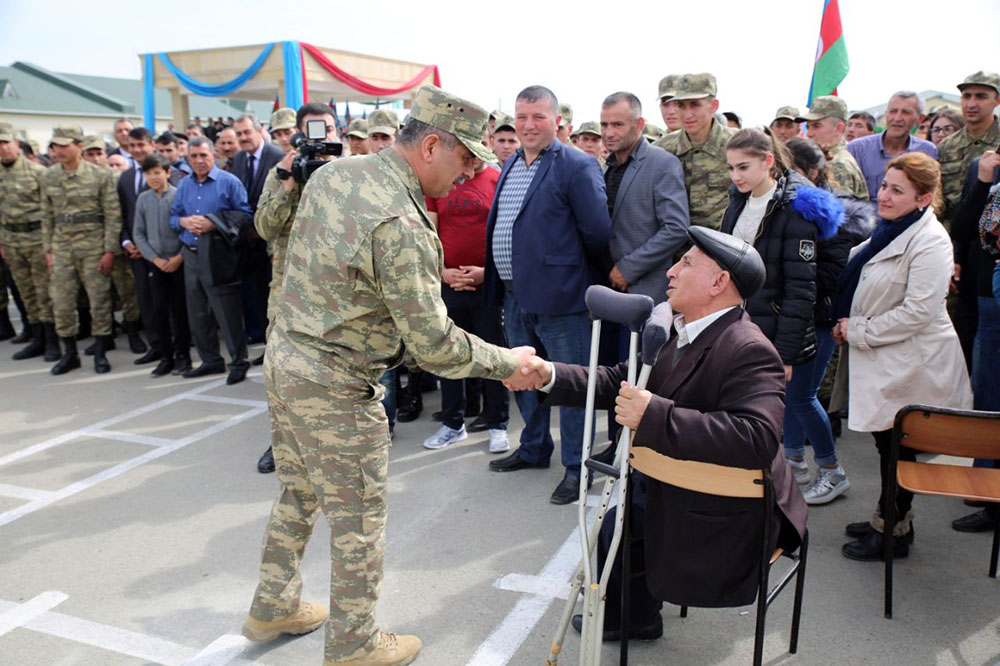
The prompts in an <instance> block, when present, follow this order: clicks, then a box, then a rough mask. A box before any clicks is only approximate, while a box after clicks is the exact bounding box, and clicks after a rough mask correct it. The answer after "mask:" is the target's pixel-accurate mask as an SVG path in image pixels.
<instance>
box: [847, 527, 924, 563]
mask: <svg viewBox="0 0 1000 666" xmlns="http://www.w3.org/2000/svg"><path fill="white" fill-rule="evenodd" d="M911 531H912V530H911ZM882 538H883V537H882V533H881V532H876V531H875V530H874V529H872V531H871V532H869V533H868V535H867V536H865V537H862V538H861V539H858V540H857V541H851V542H849V543H845V544H844V546H843V548H841V552H842V553H843V554H844V557H846V558H848V559H850V560H858V561H860V562H880V561H881V560H882V550H883V548H882V546H883V541H882ZM909 554H910V542H909V539H908V538H907V537H906V536H904V537H899V538H897V539H896V540H895V542H894V543H893V545H892V556H893V558H895V559H901V558H904V557H906V556H907V555H909Z"/></svg>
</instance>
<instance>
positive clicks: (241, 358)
mask: <svg viewBox="0 0 1000 666" xmlns="http://www.w3.org/2000/svg"><path fill="white" fill-rule="evenodd" d="M181 253H182V254H183V256H184V292H185V296H186V297H187V316H188V321H189V323H190V324H191V335H192V337H193V338H194V346H195V347H196V348H197V349H198V356H200V357H201V362H202V363H209V364H215V363H222V360H223V359H222V356H221V355H220V354H219V331H220V330H221V331H222V338H223V339H224V340H225V341H226V349H227V350H228V351H229V358H230V363H229V367H230V368H248V367H250V362H249V361H248V360H247V340H246V335H245V334H244V332H243V297H242V295H241V286H240V283H239V282H235V283H233V284H228V285H221V286H209V285H206V284H205V283H204V282H203V281H202V279H201V276H200V274H199V270H198V255H197V253H196V252H194V251H192V250H191V249H190V248H184V249H182V250H181Z"/></svg>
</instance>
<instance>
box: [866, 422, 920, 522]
mask: <svg viewBox="0 0 1000 666" xmlns="http://www.w3.org/2000/svg"><path fill="white" fill-rule="evenodd" d="M872 437H874V438H875V448H877V449H878V469H879V473H880V474H881V477H882V488H881V489H880V490H879V496H878V510H879V513H882V507H884V506H885V498H886V495H887V494H888V492H889V450H890V449H891V448H892V430H881V431H879V432H873V433H872ZM899 459H900V460H905V461H908V462H914V461H916V459H917V451H916V450H915V449H911V448H910V447H908V446H900V447H899ZM912 507H913V493H911V492H910V491H909V490H905V489H904V488H902V487H900V486H896V520H897V521H900V520H902V519H903V516H905V515H906V512H907V511H909V510H910V509H911V508H912ZM883 517H884V516H883Z"/></svg>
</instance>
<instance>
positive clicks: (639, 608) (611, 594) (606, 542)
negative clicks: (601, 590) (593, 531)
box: [594, 501, 663, 630]
mask: <svg viewBox="0 0 1000 666" xmlns="http://www.w3.org/2000/svg"><path fill="white" fill-rule="evenodd" d="M617 511H618V507H617V506H615V507H612V508H611V509H610V510H609V511H608V515H607V516H606V517H605V518H604V523H603V524H602V525H601V533H600V534H599V535H598V537H597V563H598V570H597V572H595V573H594V577H595V580H597V576H599V575H600V572H601V571H603V570H604V567H605V563H606V562H607V560H608V549H609V547H610V546H611V538H612V536H613V535H614V532H615V515H616V513H617ZM645 518H646V509H645V506H640V505H638V504H637V503H636V502H635V501H633V502H632V510H631V511H629V522H630V523H631V528H632V534H631V540H632V543H631V544H626V543H625V542H624V539H623V540H622V543H621V545H620V546H619V548H618V554H617V555H616V557H615V562H614V565H613V568H612V569H611V577H610V578H609V579H608V596H607V601H606V602H605V604H604V628H605V630H607V629H613V630H618V629H620V628H621V623H622V615H621V598H622V550H623V549H624V548H630V549H631V550H630V552H629V558H630V559H629V569H630V571H631V574H632V575H631V579H632V580H631V583H630V584H629V591H628V595H629V596H628V602H629V610H628V622H629V626H630V627H633V628H634V627H644V626H647V625H649V624H652V623H653V622H654V621H655V620H656V616H657V615H659V613H660V609H662V608H663V602H662V601H659V600H657V599H654V598H653V595H652V594H650V593H649V587H648V586H647V585H646V551H645V548H646V539H645V535H646V528H645V522H644V521H645Z"/></svg>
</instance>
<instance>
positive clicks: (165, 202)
mask: <svg viewBox="0 0 1000 666" xmlns="http://www.w3.org/2000/svg"><path fill="white" fill-rule="evenodd" d="M140 166H141V168H142V172H143V174H144V175H145V177H146V184H147V185H148V186H149V189H148V190H146V191H145V192H143V193H142V194H140V195H139V198H138V199H136V202H135V227H134V229H133V231H132V236H133V240H134V241H135V246H136V247H137V248H139V252H140V253H142V257H143V259H145V260H146V261H148V262H150V263H151V264H152V265H153V266H152V269H151V271H150V288H151V290H152V292H153V327H154V328H155V329H156V332H157V335H158V337H159V343H160V353H161V354H162V355H163V359H162V360H161V361H160V363H159V365H157V366H156V368H155V369H154V370H153V372H152V376H153V377H162V376H163V375H165V374H167V373H169V372H173V374H175V375H179V374H182V373H183V372H185V371H186V370H190V369H191V352H190V348H191V331H190V329H189V328H188V318H187V299H186V298H185V296H184V272H183V271H182V270H180V268H181V264H182V263H183V261H184V258H183V257H182V256H181V243H180V240H178V238H177V232H176V231H174V230H173V229H171V228H170V204H172V203H173V201H174V194H176V192H177V188H176V187H174V186H173V185H171V184H170V162H169V160H167V158H166V157H164V156H163V155H160V154H154V155H150V156H149V157H147V158H146V159H144V160H143V161H142V164H141V165H140ZM171 319H172V320H173V337H171V325H170V323H171Z"/></svg>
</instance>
